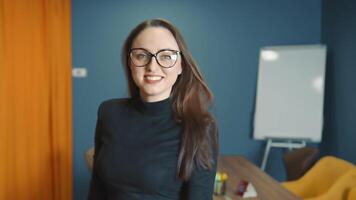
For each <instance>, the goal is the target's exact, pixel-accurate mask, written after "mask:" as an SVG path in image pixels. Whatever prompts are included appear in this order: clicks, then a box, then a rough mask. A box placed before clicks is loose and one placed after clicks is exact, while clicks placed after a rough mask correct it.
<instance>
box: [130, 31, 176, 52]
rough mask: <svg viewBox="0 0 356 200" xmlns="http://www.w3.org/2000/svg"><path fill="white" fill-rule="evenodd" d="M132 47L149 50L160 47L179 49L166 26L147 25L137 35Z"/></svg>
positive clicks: (155, 50)
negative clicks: (147, 26)
mask: <svg viewBox="0 0 356 200" xmlns="http://www.w3.org/2000/svg"><path fill="white" fill-rule="evenodd" d="M132 48H145V49H147V50H149V51H151V52H157V51H158V50H160V49H174V50H179V47H178V44H177V41H176V40H175V38H174V36H173V34H172V33H171V32H170V31H169V30H168V29H166V28H162V27H149V28H146V29H144V30H143V31H142V32H141V33H139V34H138V35H137V37H136V38H135V39H134V41H133V43H132Z"/></svg>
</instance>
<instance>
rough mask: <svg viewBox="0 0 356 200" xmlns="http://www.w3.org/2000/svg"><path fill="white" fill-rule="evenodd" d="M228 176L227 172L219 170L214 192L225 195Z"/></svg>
mask: <svg viewBox="0 0 356 200" xmlns="http://www.w3.org/2000/svg"><path fill="white" fill-rule="evenodd" d="M227 178H228V175H227V173H224V172H217V173H216V176H215V184H214V194H215V195H225V193H226V180H227Z"/></svg>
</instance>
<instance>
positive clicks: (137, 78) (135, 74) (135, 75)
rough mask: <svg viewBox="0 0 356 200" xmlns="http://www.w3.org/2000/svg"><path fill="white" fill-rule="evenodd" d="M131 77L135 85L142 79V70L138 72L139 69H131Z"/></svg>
mask: <svg viewBox="0 0 356 200" xmlns="http://www.w3.org/2000/svg"><path fill="white" fill-rule="evenodd" d="M130 69H131V76H132V79H133V80H134V81H135V83H136V85H137V84H138V83H139V82H140V81H141V79H142V76H143V75H142V74H143V72H142V70H140V69H139V68H134V67H131V68H130Z"/></svg>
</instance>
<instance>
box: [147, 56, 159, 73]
mask: <svg viewBox="0 0 356 200" xmlns="http://www.w3.org/2000/svg"><path fill="white" fill-rule="evenodd" d="M160 68H161V66H159V64H158V63H157V60H156V57H154V56H152V57H151V60H150V62H149V63H148V64H147V65H146V70H148V71H156V70H158V69H160Z"/></svg>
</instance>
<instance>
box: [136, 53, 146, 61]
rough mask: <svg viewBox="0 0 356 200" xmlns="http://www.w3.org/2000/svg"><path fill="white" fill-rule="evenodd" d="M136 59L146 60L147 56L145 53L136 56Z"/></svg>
mask: <svg viewBox="0 0 356 200" xmlns="http://www.w3.org/2000/svg"><path fill="white" fill-rule="evenodd" d="M135 58H136V59H138V60H144V59H147V54H143V53H140V54H135Z"/></svg>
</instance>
